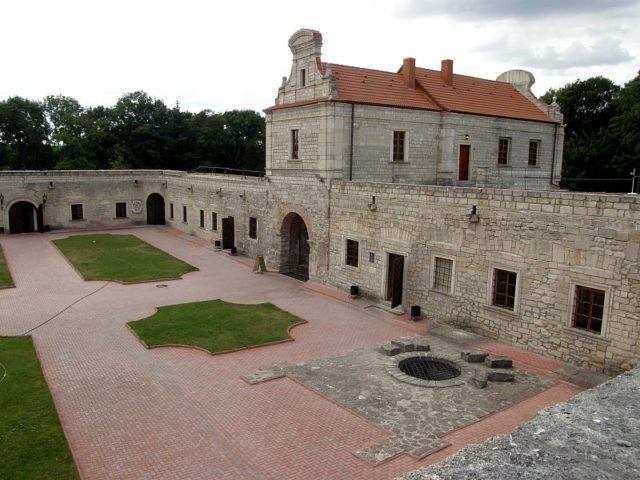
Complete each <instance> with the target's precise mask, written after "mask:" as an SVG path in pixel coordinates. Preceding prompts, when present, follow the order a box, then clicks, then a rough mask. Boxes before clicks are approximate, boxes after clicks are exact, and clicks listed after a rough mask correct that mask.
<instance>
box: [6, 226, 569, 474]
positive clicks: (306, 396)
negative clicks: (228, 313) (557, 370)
mask: <svg viewBox="0 0 640 480" xmlns="http://www.w3.org/2000/svg"><path fill="white" fill-rule="evenodd" d="M114 233H133V234H135V235H138V236H139V237H140V238H142V239H143V240H146V241H148V242H149V243H152V244H153V245H155V246H157V247H158V248H161V249H163V250H165V251H167V252H169V253H171V254H172V255H175V256H176V257H179V258H181V259H183V260H185V261H187V262H189V263H191V264H193V265H195V266H197V267H198V268H199V269H200V271H199V272H193V273H190V274H187V275H186V276H185V277H184V278H183V279H182V280H178V281H169V282H161V283H164V284H166V285H168V287H167V288H156V286H155V284H154V283H149V284H138V285H128V286H123V285H119V284H114V283H107V282H83V281H82V280H81V279H80V278H79V277H78V275H77V274H76V272H75V271H74V270H73V269H72V268H71V267H70V266H69V265H68V264H67V262H66V261H65V260H64V258H63V257H62V256H61V255H60V254H59V253H58V252H57V250H56V249H55V247H53V245H52V244H51V243H50V242H49V241H50V240H51V239H54V238H60V237H61V236H64V235H63V234H59V233H57V234H47V235H39V234H33V235H16V236H2V237H0V241H1V242H2V245H3V247H4V250H5V255H6V257H7V260H8V262H9V265H10V268H11V271H12V274H13V278H14V281H15V283H16V288H15V289H11V290H3V291H0V334H2V335H17V334H22V333H24V332H26V331H28V330H30V329H31V328H34V327H36V326H37V325H40V324H41V323H43V322H46V321H47V320H48V319H51V318H53V319H52V320H50V321H49V322H48V323H45V324H44V325H43V326H41V327H39V328H37V329H36V330H35V331H34V332H33V337H34V342H35V344H36V348H37V351H38V354H39V356H40V359H41V361H42V364H43V369H44V372H45V376H46V378H47V381H48V383H49V386H50V388H51V391H52V395H53V398H54V401H55V404H56V407H57V409H58V412H59V415H60V418H61V422H62V425H63V428H64V430H65V433H66V435H67V438H68V440H69V444H70V447H71V450H72V452H73V454H74V458H75V459H76V463H77V465H78V468H79V470H80V473H81V476H82V478H84V479H132V478H154V479H156V478H157V479H164V478H167V479H176V478H189V479H199V478H208V479H211V478H215V479H227V478H228V479H232V478H233V479H245V478H246V479H282V480H287V479H291V480H293V479H310V478H314V479H328V480H329V479H333V478H340V479H344V478H349V479H365V478H366V479H388V478H393V477H394V476H396V475H399V474H400V473H402V472H405V471H408V470H413V469H415V468H418V467H420V466H423V465H427V464H429V463H432V462H433V461H434V460H435V459H436V458H437V459H441V458H444V457H443V455H445V453H446V451H441V452H438V453H436V454H434V455H432V456H430V457H427V458H426V459H423V460H422V461H415V460H414V459H412V458H410V457H408V456H406V455H405V456H400V457H398V458H395V459H393V460H391V461H389V462H386V463H384V464H382V465H380V466H377V467H372V466H371V465H369V464H367V463H366V462H364V461H362V460H360V459H358V458H357V457H355V456H354V455H353V453H352V452H354V451H355V450H358V449H360V448H362V447H364V446H366V445H370V444H372V443H375V442H377V441H380V440H382V439H384V438H386V437H388V436H389V433H388V432H385V431H384V430H382V429H381V428H379V427H377V426H375V425H372V424H371V423H369V422H367V421H366V420H364V419H362V418H360V417H358V416H356V415H355V414H353V413H352V412H350V411H348V410H346V409H344V408H342V407H340V406H338V405H336V404H334V403H333V402H331V401H329V400H327V399H325V398H323V397H322V396H320V395H318V394H317V393H315V392H313V391H311V390H309V389H307V388H305V387H303V386H302V385H299V384H297V383H296V382H293V381H291V380H289V379H287V378H283V379H278V380H274V381H270V382H266V383H263V384H259V385H254V386H250V385H247V384H246V383H245V382H244V381H242V380H241V378H240V376H241V375H243V374H246V373H249V372H252V371H255V370H257V369H259V368H266V367H268V366H270V365H273V364H274V363H278V362H284V361H289V362H297V361H306V360H310V359H313V358H318V357H321V356H327V355H331V354H337V353H342V352H346V351H350V350H353V349H357V348H365V347H371V346H374V345H377V344H379V343H382V342H384V341H387V340H389V339H392V338H397V337H400V336H405V335H412V334H415V332H416V331H418V330H419V329H421V328H422V329H424V328H425V327H424V326H421V325H420V324H415V323H412V322H410V321H408V320H407V319H406V318H404V319H398V318H397V317H391V316H390V315H388V314H386V313H384V312H380V311H374V309H369V308H363V305H362V303H359V302H358V301H356V302H348V301H347V302H345V301H339V300H337V299H334V298H331V295H327V293H328V292H323V294H319V293H317V292H314V291H313V290H312V289H309V288H305V287H304V284H302V283H300V282H298V281H296V280H293V279H290V278H287V277H284V276H282V275H278V274H274V273H269V274H262V275H258V274H255V273H252V272H251V269H250V268H247V267H246V266H244V265H242V264H239V263H238V262H236V261H234V260H233V259H231V258H230V257H228V256H227V255H226V254H224V253H215V252H213V251H211V250H209V249H207V248H206V246H207V243H206V242H201V241H193V239H190V238H189V237H185V236H184V235H183V234H182V233H179V232H177V231H175V230H171V229H169V228H158V227H153V228H139V229H131V230H119V231H118V232H114ZM101 287H103V288H101ZM83 297H86V298H83ZM214 298H222V299H224V300H226V301H235V302H242V303H247V302H248V303H259V302H267V301H268V302H272V303H274V304H276V305H278V306H279V307H281V308H284V309H286V310H288V311H290V312H292V313H294V314H296V315H299V316H301V317H303V318H305V319H307V320H308V321H309V323H307V324H305V325H301V326H299V327H296V328H294V329H293V330H292V336H293V337H294V338H295V339H296V341H294V342H289V343H284V344H280V345H274V346H268V347H263V348H257V349H252V350H244V351H240V352H235V353H230V354H225V355H218V356H210V355H208V354H206V353H204V352H200V351H197V350H191V349H186V348H162V349H154V350H145V349H144V348H143V347H142V345H141V344H140V343H139V342H138V341H137V340H136V339H135V337H134V336H133V335H132V334H131V333H130V332H129V331H128V330H127V329H126V328H125V327H124V324H125V323H126V322H128V321H131V320H136V319H140V318H144V317H146V316H148V315H150V314H151V313H152V312H153V311H154V307H156V306H160V305H168V304H174V303H184V302H192V301H198V300H207V299H214ZM80 299H82V300H80ZM78 300H80V301H78ZM74 302H78V303H76V304H75V305H73V306H72V307H71V308H68V309H66V310H65V308H67V307H68V306H69V305H71V304H73V303H74ZM60 312H61V313H60ZM56 315H57V316H56ZM481 348H483V349H485V350H488V349H489V348H496V349H499V348H501V347H498V346H497V344H494V343H486V344H485V343H483V344H482V347H481ZM496 351H497V350H496ZM510 355H511V356H512V357H514V360H516V363H517V362H519V361H520V360H519V359H520V358H523V359H524V360H525V361H523V362H522V365H521V366H524V368H527V367H528V365H529V362H528V361H526V360H527V359H528V358H529V357H528V356H529V354H528V353H527V352H522V351H521V350H518V349H513V351H511V350H510ZM576 392H577V390H576V389H575V388H573V387H569V386H567V385H557V386H555V387H553V388H551V389H549V390H547V391H546V392H543V393H542V394H540V395H538V396H536V397H534V398H532V399H529V400H526V401H524V402H521V403H519V404H517V405H515V406H513V407H511V408H509V409H507V410H504V411H502V412H499V413H497V414H495V415H492V416H490V417H488V418H487V419H485V420H483V421H481V422H478V423H476V424H474V425H471V426H469V427H466V428H465V429H462V430H458V431H457V432H453V433H451V434H449V435H447V437H445V440H447V441H448V442H450V443H452V445H453V447H450V449H451V448H456V447H459V446H461V445H463V444H464V443H466V442H475V441H480V440H482V439H484V438H486V437H487V436H490V435H492V434H494V433H502V432H504V431H508V430H510V429H512V428H513V427H514V426H516V425H517V424H518V423H521V422H522V421H524V420H527V419H528V418H530V417H531V416H532V415H533V414H534V413H535V412H536V411H537V410H539V409H540V408H542V407H544V406H547V405H549V404H553V403H556V402H558V401H562V400H565V399H567V398H570V397H571V396H573V395H574V394H575V393H576ZM505 429H506V430H505ZM450 453H452V452H450Z"/></svg>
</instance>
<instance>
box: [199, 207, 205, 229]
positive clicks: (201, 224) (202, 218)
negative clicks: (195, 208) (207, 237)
mask: <svg viewBox="0 0 640 480" xmlns="http://www.w3.org/2000/svg"><path fill="white" fill-rule="evenodd" d="M200 228H204V210H200Z"/></svg>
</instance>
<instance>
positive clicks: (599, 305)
mask: <svg viewBox="0 0 640 480" xmlns="http://www.w3.org/2000/svg"><path fill="white" fill-rule="evenodd" d="M603 314H604V291H603V290H598V289H596V288H589V287H582V286H580V285H576V291H575V300H574V305H573V319H572V325H571V326H572V327H574V328H579V329H581V330H586V331H587V332H593V333H602V317H603Z"/></svg>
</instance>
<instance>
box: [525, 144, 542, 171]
mask: <svg viewBox="0 0 640 480" xmlns="http://www.w3.org/2000/svg"><path fill="white" fill-rule="evenodd" d="M539 154H540V140H529V162H528V165H529V166H530V167H536V166H537V165H538V155H539Z"/></svg>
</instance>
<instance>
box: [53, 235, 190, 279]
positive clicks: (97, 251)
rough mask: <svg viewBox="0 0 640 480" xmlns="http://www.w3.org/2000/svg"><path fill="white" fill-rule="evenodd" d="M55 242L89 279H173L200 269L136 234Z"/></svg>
mask: <svg viewBox="0 0 640 480" xmlns="http://www.w3.org/2000/svg"><path fill="white" fill-rule="evenodd" d="M53 243H55V244H56V246H57V247H58V248H59V249H60V251H61V252H62V253H63V254H64V255H65V256H66V257H67V258H68V259H69V261H70V262H71V263H72V264H73V266H74V267H76V270H78V272H80V275H82V277H83V278H84V279H85V280H114V281H117V282H122V283H136V282H146V281H153V280H170V279H174V278H180V276H181V275H182V274H184V273H187V272H192V271H194V270H197V268H195V267H192V266H191V265H189V264H188V263H185V262H183V261H181V260H178V259H177V258H174V257H172V256H171V255H169V254H167V253H165V252H163V251H162V250H159V249H157V248H155V247H152V246H151V245H149V244H148V243H146V242H143V241H142V240H140V239H139V238H138V237H135V236H134V235H109V234H101V235H78V236H74V237H69V238H64V239H62V240H54V241H53Z"/></svg>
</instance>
